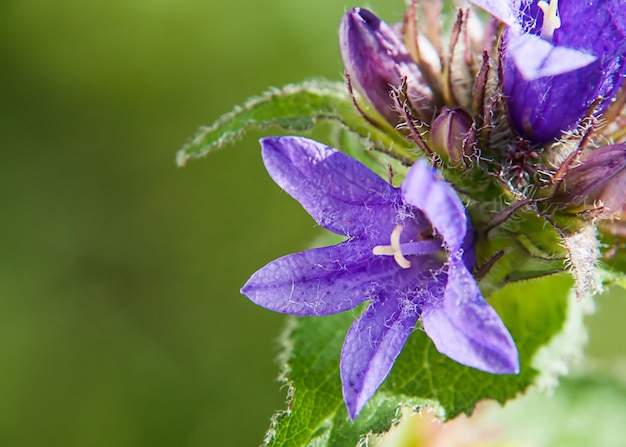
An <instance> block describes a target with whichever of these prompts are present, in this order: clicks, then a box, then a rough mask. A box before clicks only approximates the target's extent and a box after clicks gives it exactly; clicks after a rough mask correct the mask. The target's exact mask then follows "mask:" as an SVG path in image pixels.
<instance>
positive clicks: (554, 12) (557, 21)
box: [537, 0, 561, 40]
mask: <svg viewBox="0 0 626 447" xmlns="http://www.w3.org/2000/svg"><path fill="white" fill-rule="evenodd" d="M537 6H539V8H541V10H542V11H543V27H542V28H541V37H543V38H544V39H546V40H552V37H553V36H554V31H555V30H557V29H559V28H560V27H561V18H560V17H559V16H558V12H559V0H550V3H548V2H546V1H544V0H541V1H540V2H539V3H537Z"/></svg>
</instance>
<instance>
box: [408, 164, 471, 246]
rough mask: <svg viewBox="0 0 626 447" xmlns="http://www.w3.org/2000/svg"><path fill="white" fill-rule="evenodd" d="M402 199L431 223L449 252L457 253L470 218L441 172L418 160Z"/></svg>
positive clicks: (411, 171) (413, 167)
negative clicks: (440, 174) (441, 175)
mask: <svg viewBox="0 0 626 447" xmlns="http://www.w3.org/2000/svg"><path fill="white" fill-rule="evenodd" d="M401 189H402V198H403V199H404V200H405V201H406V202H407V203H409V204H411V205H413V206H414V207H416V208H418V209H419V210H420V211H422V212H423V213H424V215H425V216H426V218H427V219H428V220H429V221H430V223H431V224H432V226H433V228H434V229H435V230H436V231H437V233H438V234H439V236H440V237H441V239H442V240H443V243H444V245H445V246H446V248H447V249H448V251H449V252H457V251H458V250H459V249H460V248H461V247H462V246H463V242H464V240H465V234H466V232H467V225H468V222H467V217H466V215H465V208H464V207H463V203H462V202H461V199H459V197H458V196H457V194H456V191H454V189H453V188H452V186H450V184H448V183H447V182H446V181H445V180H444V179H442V178H441V177H440V176H439V174H438V173H437V170H436V169H434V168H432V167H430V166H429V165H428V163H427V162H426V161H424V160H417V161H416V162H415V164H413V166H411V169H409V172H408V173H407V174H406V178H405V179H404V181H403V182H402V186H401Z"/></svg>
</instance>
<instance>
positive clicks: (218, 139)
mask: <svg viewBox="0 0 626 447" xmlns="http://www.w3.org/2000/svg"><path fill="white" fill-rule="evenodd" d="M372 113H375V112H372ZM320 120H328V121H331V122H335V123H338V124H340V125H341V126H342V127H344V128H346V129H348V130H350V131H352V132H354V133H355V134H357V135H359V136H360V137H361V138H363V139H365V140H366V141H365V142H366V146H369V147H371V148H373V149H377V150H380V151H382V152H385V153H389V154H393V155H394V156H395V157H397V158H398V159H400V160H404V161H405V162H406V163H407V164H410V163H412V162H413V161H414V160H415V158H416V156H415V154H414V153H413V152H412V151H411V150H409V148H410V147H411V145H410V144H409V143H408V142H407V140H406V139H404V138H403V137H402V136H401V135H400V134H399V133H398V132H396V131H395V130H393V129H391V128H390V127H389V126H388V125H387V124H386V123H384V122H383V121H382V120H377V121H375V122H376V125H373V124H372V123H370V122H368V121H367V120H366V119H364V118H363V117H362V116H361V114H360V113H359V112H358V111H357V109H356V108H355V107H354V104H353V103H352V99H351V98H350V95H349V94H348V92H347V90H346V88H345V86H344V85H343V84H341V83H338V82H329V81H308V82H304V83H302V84H291V85H287V86H285V87H283V88H281V89H272V90H269V91H268V92H266V93H264V94H263V95H261V96H259V97H256V98H252V99H249V100H248V101H247V102H246V103H245V104H244V105H243V106H242V107H236V108H235V109H234V110H233V111H231V112H229V113H227V114H225V115H223V116H222V117H221V118H219V119H218V120H217V121H216V122H215V123H213V124H212V125H211V126H209V127H202V128H200V130H199V131H198V133H197V134H196V136H195V137H194V138H193V139H192V140H191V141H190V142H189V143H187V144H186V145H185V146H184V147H183V148H182V149H180V150H179V151H178V154H177V163H178V165H179V166H183V165H184V164H185V163H186V162H187V160H189V159H191V158H199V157H202V156H204V155H206V154H208V153H210V152H212V151H215V150H217V149H221V148H222V147H224V146H225V145H227V144H229V143H233V142H234V141H235V140H237V138H239V137H240V136H242V135H243V134H244V133H245V132H246V131H248V130H252V129H264V128H266V127H269V126H276V127H278V128H280V129H282V130H285V131H289V132H305V131H308V130H311V129H312V128H313V126H314V125H315V124H316V123H317V122H318V121H320Z"/></svg>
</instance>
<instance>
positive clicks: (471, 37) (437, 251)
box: [242, 0, 626, 418]
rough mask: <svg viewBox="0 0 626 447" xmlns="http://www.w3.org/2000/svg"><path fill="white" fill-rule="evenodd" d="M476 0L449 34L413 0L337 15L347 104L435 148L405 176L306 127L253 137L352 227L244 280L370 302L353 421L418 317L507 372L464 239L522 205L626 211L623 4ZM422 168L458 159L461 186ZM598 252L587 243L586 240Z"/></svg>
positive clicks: (564, 227) (486, 364)
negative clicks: (394, 176) (304, 132)
mask: <svg viewBox="0 0 626 447" xmlns="http://www.w3.org/2000/svg"><path fill="white" fill-rule="evenodd" d="M470 1H471V3H473V4H474V5H475V6H478V7H479V8H482V9H484V10H485V11H487V12H489V13H490V14H491V15H492V16H493V17H492V19H491V21H489V22H485V23H483V22H481V21H480V20H479V19H478V15H477V14H476V13H475V11H473V10H471V8H469V7H468V8H464V9H460V10H459V13H458V16H457V20H456V22H455V24H454V26H453V28H452V30H451V32H450V33H449V34H446V35H445V36H443V35H441V32H440V29H439V22H440V20H439V16H438V14H439V9H440V7H441V2H422V3H421V5H420V6H421V12H419V11H418V9H420V8H418V2H417V1H416V0H414V1H412V2H410V4H409V6H408V9H407V12H406V14H405V17H404V22H403V23H402V24H400V25H388V24H386V23H385V22H383V21H382V20H380V19H379V18H378V17H376V16H375V15H374V14H373V13H372V12H370V11H368V10H365V9H363V8H354V9H352V10H350V11H348V12H347V13H346V14H345V15H344V17H343V19H342V21H341V24H340V29H339V42H340V49H341V56H342V59H343V62H344V65H345V69H346V78H347V84H348V88H349V91H350V94H351V95H352V97H353V100H354V103H355V104H356V106H357V109H358V111H359V113H361V114H362V116H363V118H364V119H365V120H367V122H368V123H370V124H372V125H374V126H378V127H379V129H380V130H382V131H390V130H391V129H392V130H391V131H393V132H399V133H400V134H401V135H402V136H404V137H406V138H407V139H408V140H411V141H413V142H414V143H415V147H416V148H417V150H416V151H415V153H417V152H419V151H421V152H422V155H423V156H425V158H426V159H428V160H429V161H430V163H429V162H428V161H426V160H425V159H424V158H422V159H418V157H417V156H416V157H415V158H416V161H415V163H414V164H413V165H412V166H410V167H407V168H408V170H407V172H406V176H405V178H404V180H403V182H402V184H401V187H400V188H395V187H393V186H392V185H390V184H389V183H387V182H386V181H384V180H383V179H382V178H380V177H379V176H378V175H376V174H375V173H374V172H372V171H371V170H370V169H369V168H367V167H366V166H364V165H362V164H361V163H360V162H358V161H356V160H354V159H352V158H350V157H349V156H347V155H345V154H343V153H341V152H339V151H337V150H335V149H332V148H330V147H327V146H325V145H322V144H320V143H317V142H315V141H312V140H308V139H305V138H301V137H275V138H266V139H264V140H262V142H261V145H262V153H263V159H264V162H265V166H266V168H267V170H268V172H269V174H270V175H271V177H272V178H273V179H274V180H275V181H276V183H277V184H278V185H279V186H280V187H281V188H283V189H284V190H285V191H287V192H288V193H289V194H290V195H291V196H292V197H294V198H295V199H296V200H298V201H299V202H300V203H301V204H302V206H303V207H304V208H305V209H306V210H307V211H308V212H309V214H310V215H311V216H312V217H313V218H314V219H315V221H316V222H317V223H318V224H319V225H320V226H322V227H324V228H326V229H328V230H330V231H332V232H334V233H337V234H339V235H342V236H344V237H345V238H346V240H345V241H344V242H342V243H340V244H338V245H335V246H330V247H325V248H318V249H313V250H308V251H304V252H302V253H296V254H292V255H288V256H285V257H282V258H280V259H277V260H275V261H273V262H270V263H269V264H267V265H266V266H265V267H263V268H262V269H260V270H259V271H257V272H256V273H255V274H253V275H252V277H251V278H250V279H249V280H248V282H247V283H246V284H245V285H244V287H243V288H242V293H244V294H245V295H246V296H248V297H249V298H250V299H251V300H252V301H253V302H255V303H257V304H259V305H261V306H263V307H266V308H268V309H271V310H274V311H277V312H282V313H288V314H293V315H308V316H311V315H329V314H333V313H338V312H343V311H346V310H348V309H353V308H355V307H357V306H359V305H361V304H362V303H364V302H368V305H367V307H366V308H365V310H364V311H363V313H362V314H361V316H360V317H358V319H357V320H356V321H355V322H354V324H353V325H352V327H351V328H350V330H349V332H348V334H347V336H346V339H345V343H344V346H343V350H342V354H341V379H342V384H343V392H344V399H345V402H346V405H347V407H348V413H349V415H350V417H351V418H355V417H356V416H357V415H358V414H359V412H360V411H361V409H362V408H363V406H364V405H365V404H366V403H367V401H368V400H369V399H370V398H371V397H372V395H373V394H374V392H375V391H376V390H377V389H378V387H379V386H380V385H381V383H382V382H383V381H384V379H385V377H386V376H387V374H388V373H389V371H390V370H391V367H392V365H393V363H394V361H395V359H396V357H397V356H398V355H399V353H400V351H401V349H402V347H403V346H404V344H405V341H406V340H407V338H408V337H409V335H410V334H411V332H413V331H414V330H415V328H416V324H417V323H418V321H419V322H421V325H422V327H423V329H424V331H425V332H426V334H427V335H428V336H429V337H430V338H431V339H432V341H433V342H434V344H435V346H436V347H437V349H438V350H439V351H440V352H441V353H443V354H445V355H447V356H448V357H450V358H451V359H453V360H455V361H457V362H459V363H461V364H464V365H467V366H471V367H474V368H478V369H480V370H483V371H487V372H491V373H495V374H510V373H517V372H518V371H519V361H518V353H517V349H516V347H515V344H514V342H513V339H512V337H511V336H510V334H509V332H508V331H507V329H506V328H505V327H504V325H503V323H502V321H501V320H500V318H499V317H498V315H497V314H496V312H495V311H494V309H493V308H492V307H491V306H490V305H489V304H487V302H486V301H485V300H484V298H483V296H482V294H481V291H480V289H479V286H478V284H477V280H476V279H475V277H474V276H473V273H474V272H475V271H476V268H477V266H476V264H477V262H476V260H475V247H476V246H477V244H478V243H481V244H483V245H486V246H488V244H489V231H490V229H491V228H493V227H494V226H495V225H499V224H501V223H502V222H503V221H504V220H506V218H508V217H509V216H510V215H512V214H513V213H514V212H516V211H517V209H519V208H520V207H522V206H527V205H528V206H529V208H531V209H532V211H533V212H535V213H536V217H538V218H540V219H544V221H543V222H544V223H545V224H546V225H552V226H554V227H555V228H556V229H557V231H558V233H559V234H561V235H563V237H564V238H565V237H566V236H567V235H568V234H573V233H574V232H576V231H578V230H579V229H580V228H581V226H584V225H588V223H589V222H593V221H595V220H596V219H598V218H601V219H607V218H611V219H616V218H619V217H620V216H621V215H622V214H623V213H624V212H625V209H626V196H625V195H624V194H623V190H624V186H623V185H625V184H626V131H624V126H623V124H624V123H625V122H626V114H623V111H622V108H623V106H624V105H625V104H626V94H624V93H623V90H622V84H623V80H624V77H625V76H626V9H624V8H623V7H622V5H621V3H622V2H620V1H619V0H586V1H584V2H582V1H579V0H560V2H559V1H558V0H550V1H545V0H539V1H537V0H470ZM418 17H419V19H418ZM422 19H423V20H422ZM418 25H421V26H418ZM444 37H445V38H447V39H448V42H449V44H448V45H447V46H446V45H444V44H443V43H442V42H443V41H444V40H445V39H444ZM444 48H446V49H445V50H444ZM353 87H354V88H355V90H356V92H355V91H353V89H352V88H353ZM390 126H391V127H390ZM402 161H403V162H406V160H404V159H403V160H402ZM432 165H437V166H439V167H440V168H441V169H442V170H444V171H446V172H447V173H451V172H452V173H458V172H461V175H454V176H453V178H454V179H455V183H456V185H455V186H454V187H453V185H452V184H450V183H448V182H447V181H445V180H444V179H443V178H442V177H441V175H440V173H439V172H438V171H437V170H436V169H435V168H433V167H432ZM470 171H471V172H472V173H473V174H472V175H469V174H467V173H468V172H470ZM476 172H478V173H479V174H478V177H479V178H481V179H482V180H481V182H478V183H477V182H476V181H475V179H476V174H475V173H476ZM485 185H489V186H488V187H485ZM455 188H456V189H455ZM481 189H486V190H489V191H496V194H495V196H496V197H497V195H498V194H500V195H501V196H504V195H507V197H508V198H511V201H512V200H513V199H514V200H517V205H514V206H512V207H511V209H510V210H508V211H507V210H504V211H503V212H502V213H501V214H500V215H494V214H496V213H495V208H497V207H496V206H493V207H492V209H491V210H490V209H489V208H488V207H484V208H480V205H481V200H483V201H484V202H487V201H488V200H492V201H495V199H493V197H494V194H492V195H491V196H490V198H489V199H486V198H485V197H486V195H482V196H481V194H482V193H483V192H484V191H482V190H481ZM457 190H458V191H463V194H464V195H466V197H467V198H470V197H471V198H472V199H475V200H474V202H476V203H478V205H475V206H476V207H478V208H476V209H478V210H479V212H476V213H474V214H473V216H476V215H478V216H479V220H480V219H482V220H480V222H478V223H477V222H474V225H473V224H472V222H471V221H470V217H469V214H468V211H467V210H466V208H465V206H464V202H463V201H462V200H461V199H460V198H459V195H458V194H457V192H456V191H457ZM481 197H482V199H481ZM468 201H469V200H468ZM505 202H506V200H504V201H501V202H500V204H502V203H505ZM505 204H506V203H505ZM485 210H487V211H485ZM489 212H492V213H491V215H488V216H486V217H484V216H483V214H489ZM489 220H490V221H489ZM488 221H489V222H488ZM475 226H479V227H480V228H479V230H480V231H474V227H475ZM618 227H619V226H618ZM612 228H615V226H613V227H612ZM615 231H616V232H618V231H617V230H615ZM621 231H623V229H622V230H621ZM568 232H569V233H568ZM623 233H624V234H626V231H623ZM593 237H594V241H595V236H593ZM562 245H564V246H567V243H565V244H562ZM594 250H595V249H593V244H592V249H590V250H587V251H589V252H590V253H595V251H594ZM504 254H505V251H504V250H501V252H499V253H496V254H495V255H494V253H493V252H492V255H494V256H493V257H492V258H491V259H482V260H481V262H482V263H483V264H488V265H489V263H495V262H497V260H498V259H499V256H501V255H504ZM570 255H571V256H570V259H569V261H570V263H571V264H572V265H574V268H579V270H580V271H583V272H587V271H590V269H593V263H594V262H595V261H596V259H595V258H593V257H592V258H591V259H585V260H582V261H581V260H579V259H574V255H573V254H572V253H570ZM585 263H586V264H585ZM582 264H584V265H582ZM581 265H582V267H581ZM550 273H553V270H550ZM545 274H548V272H546V273H545ZM587 289H589V288H587Z"/></svg>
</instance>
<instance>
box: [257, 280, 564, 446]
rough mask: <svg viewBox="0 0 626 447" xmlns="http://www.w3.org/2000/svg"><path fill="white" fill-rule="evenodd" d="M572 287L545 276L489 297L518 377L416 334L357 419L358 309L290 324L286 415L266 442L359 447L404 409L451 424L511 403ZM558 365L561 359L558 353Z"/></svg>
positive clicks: (528, 379) (558, 323) (532, 373)
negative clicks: (342, 367)
mask: <svg viewBox="0 0 626 447" xmlns="http://www.w3.org/2000/svg"><path fill="white" fill-rule="evenodd" d="M571 285H572V280H571V277H569V276H568V275H565V274H561V275H554V276H547V277H542V278H538V279H533V280H530V281H525V282H517V283H512V284H508V285H506V286H505V287H504V288H502V289H500V290H498V291H497V292H495V293H494V294H493V295H492V296H491V298H490V299H489V301H490V303H491V304H492V305H493V306H494V307H495V308H496V309H497V310H498V312H499V314H500V316H501V317H502V319H503V321H504V322H505V324H506V325H507V327H508V328H509V330H510V331H511V334H512V335H513V338H514V339H515V341H516V343H517V345H518V348H519V351H520V363H521V368H522V369H521V373H520V374H519V375H493V374H488V373H484V372H481V371H478V370H475V369H472V368H469V367H465V366H462V365H460V364H458V363H455V362H454V361H452V360H450V359H448V358H447V357H445V356H444V355H441V354H439V353H438V352H437V350H436V349H435V347H434V346H433V344H432V342H431V341H430V340H429V339H428V337H427V336H426V335H425V333H424V332H422V331H420V330H419V329H417V330H416V331H415V332H414V333H413V334H412V335H411V337H410V338H409V341H408V342H407V344H406V346H405V347H404V350H403V351H402V353H401V354H400V357H399V358H398V360H397V361H396V363H395V365H394V367H393V369H392V371H391V374H390V375H389V377H388V378H387V379H386V381H385V382H384V383H383V385H382V387H381V388H380V390H379V391H378V392H377V393H376V395H375V396H374V397H373V399H372V400H371V401H370V402H369V403H368V404H367V405H366V406H365V408H364V409H363V411H362V413H361V414H360V415H359V417H358V418H357V419H356V420H355V421H354V422H352V421H350V420H349V418H348V415H347V411H346V408H345V406H344V403H343V399H342V395H341V383H340V379H339V353H340V351H341V346H342V343H343V338H344V336H345V334H346V332H347V330H348V327H349V326H350V324H352V321H353V320H354V318H355V317H356V312H354V311H351V312H346V313H343V314H339V315H334V316H330V317H307V318H299V319H292V320H291V322H292V323H291V325H290V329H289V330H288V331H287V334H286V335H285V337H284V339H283V342H284V344H285V346H286V351H285V353H284V355H283V358H282V359H281V361H282V362H283V363H284V368H285V371H284V380H285V381H286V382H287V383H288V384H289V386H290V393H289V402H288V410H287V411H285V412H281V413H279V414H277V415H276V416H275V417H274V419H273V422H272V427H271V429H270V431H269V432H268V435H267V439H266V445H268V446H272V447H278V446H284V447H287V446H289V447H300V446H328V447H346V446H352V445H355V446H356V445H358V444H359V443H360V442H362V441H364V440H365V439H366V438H367V436H368V434H370V433H373V434H376V433H382V432H385V431H387V430H388V428H389V427H390V426H391V425H392V424H393V423H394V422H395V421H396V420H397V419H398V417H399V414H400V409H401V407H402V406H410V407H415V408H417V407H422V406H425V405H429V406H435V407H436V408H438V412H439V414H440V415H441V416H442V417H443V418H445V419H448V418H452V417H454V416H456V415H458V414H459V413H471V412H472V411H473V409H474V406H475V405H476V403H477V402H479V401H481V400H483V399H494V400H496V401H499V402H505V401H507V400H508V399H511V398H513V397H515V396H516V395H517V394H518V393H520V392H522V391H524V390H525V389H526V387H527V386H528V385H529V384H530V383H532V381H533V380H534V379H535V378H536V377H537V375H538V371H537V370H536V369H535V368H534V366H535V365H534V363H533V360H534V357H535V354H536V353H537V352H538V351H539V349H540V348H541V347H543V346H545V345H547V344H549V342H550V341H551V339H553V337H554V335H555V334H557V333H558V332H559V331H560V330H561V328H562V327H563V325H564V322H565V319H566V315H567V308H568V302H569V300H568V294H569V290H570V287H571ZM556 351H558V350H555V352H556ZM554 361H555V362H561V361H562V359H560V358H558V356H556V357H555V358H554Z"/></svg>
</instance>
